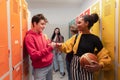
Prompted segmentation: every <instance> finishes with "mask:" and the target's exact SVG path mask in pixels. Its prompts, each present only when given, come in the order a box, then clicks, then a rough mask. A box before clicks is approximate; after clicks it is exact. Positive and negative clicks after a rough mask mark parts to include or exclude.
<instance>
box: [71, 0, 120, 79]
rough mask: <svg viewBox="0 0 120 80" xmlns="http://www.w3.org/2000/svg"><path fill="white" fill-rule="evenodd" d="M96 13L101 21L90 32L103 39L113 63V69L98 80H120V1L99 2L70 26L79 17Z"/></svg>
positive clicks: (98, 0)
mask: <svg viewBox="0 0 120 80" xmlns="http://www.w3.org/2000/svg"><path fill="white" fill-rule="evenodd" d="M94 12H95V13H98V14H99V17H100V20H99V21H98V22H97V23H96V24H94V26H93V27H92V28H91V30H90V31H91V32H92V33H93V34H96V35H97V36H99V37H100V38H101V40H102V42H103V44H104V46H105V48H107V49H108V50H109V51H110V55H111V57H112V62H113V68H112V69H111V70H110V71H103V72H101V74H100V75H99V77H98V78H97V79H96V80H120V77H119V76H118V75H119V74H120V32H119V30H120V23H119V21H120V0H97V1H96V2H95V3H94V4H92V5H91V6H90V7H89V8H87V9H86V10H85V11H83V12H82V13H80V15H78V16H77V17H76V18H75V19H73V20H72V21H71V22H70V23H69V25H71V24H75V22H76V20H77V18H78V17H79V16H82V15H84V14H91V13H94Z"/></svg>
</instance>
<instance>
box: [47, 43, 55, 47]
mask: <svg viewBox="0 0 120 80" xmlns="http://www.w3.org/2000/svg"><path fill="white" fill-rule="evenodd" d="M48 46H51V47H52V48H55V47H56V43H55V42H51V43H50V44H48Z"/></svg>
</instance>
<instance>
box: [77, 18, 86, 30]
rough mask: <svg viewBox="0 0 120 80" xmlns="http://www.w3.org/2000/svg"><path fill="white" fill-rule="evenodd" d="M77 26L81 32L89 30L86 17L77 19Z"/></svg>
mask: <svg viewBox="0 0 120 80" xmlns="http://www.w3.org/2000/svg"><path fill="white" fill-rule="evenodd" d="M77 27H78V31H80V32H84V31H86V30H87V31H88V22H85V21H84V19H83V18H82V17H80V18H78V20H77Z"/></svg>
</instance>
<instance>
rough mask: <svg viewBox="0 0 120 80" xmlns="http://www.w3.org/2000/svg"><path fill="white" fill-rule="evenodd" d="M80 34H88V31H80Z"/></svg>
mask: <svg viewBox="0 0 120 80" xmlns="http://www.w3.org/2000/svg"><path fill="white" fill-rule="evenodd" d="M80 33H82V34H90V31H89V30H87V31H80Z"/></svg>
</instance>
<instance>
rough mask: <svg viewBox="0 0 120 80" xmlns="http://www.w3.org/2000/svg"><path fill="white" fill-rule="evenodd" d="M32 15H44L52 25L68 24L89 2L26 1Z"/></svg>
mask: <svg viewBox="0 0 120 80" xmlns="http://www.w3.org/2000/svg"><path fill="white" fill-rule="evenodd" d="M26 1H27V3H28V8H29V10H30V12H31V15H34V14H37V13H43V14H44V15H45V16H46V17H47V19H48V21H49V23H50V24H68V23H69V22H70V21H71V20H72V19H74V18H75V17H76V16H77V15H78V14H80V11H81V9H80V8H81V6H82V5H83V3H84V2H86V1H88V0H26Z"/></svg>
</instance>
